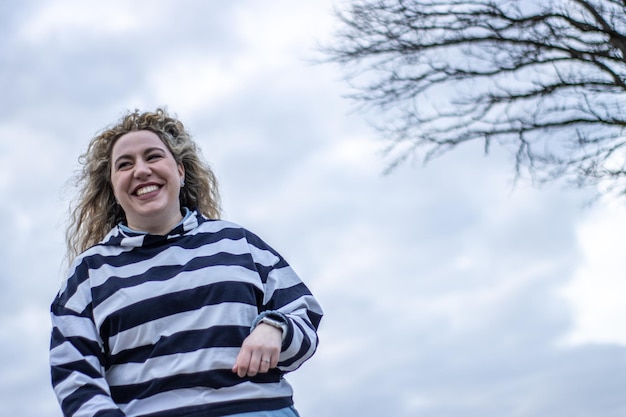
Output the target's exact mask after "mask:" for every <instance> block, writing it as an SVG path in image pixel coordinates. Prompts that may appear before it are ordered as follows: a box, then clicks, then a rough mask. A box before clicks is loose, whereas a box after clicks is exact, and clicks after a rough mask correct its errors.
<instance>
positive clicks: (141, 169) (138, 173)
mask: <svg viewBox="0 0 626 417" xmlns="http://www.w3.org/2000/svg"><path fill="white" fill-rule="evenodd" d="M151 173H152V170H151V169H150V165H148V163H146V161H142V160H139V161H137V162H136V163H135V171H134V173H133V174H134V176H135V177H136V178H143V177H145V176H147V175H150V174H151Z"/></svg>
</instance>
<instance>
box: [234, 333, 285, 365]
mask: <svg viewBox="0 0 626 417" xmlns="http://www.w3.org/2000/svg"><path fill="white" fill-rule="evenodd" d="M282 340H283V338H282V331H281V330H280V329H277V328H276V327H273V326H270V325H269V324H265V323H259V325H258V326H257V327H256V328H255V329H254V330H253V331H252V333H250V335H249V336H248V337H246V339H245V340H244V341H243V344H242V345H241V350H240V351H239V355H237V360H236V361H235V365H234V366H233V369H232V370H233V372H235V373H236V374H237V375H239V376H240V377H244V376H246V375H247V376H255V375H256V374H258V373H261V374H264V373H266V372H267V371H269V370H270V369H272V368H275V367H276V366H277V365H278V357H279V355H280V349H281V346H282Z"/></svg>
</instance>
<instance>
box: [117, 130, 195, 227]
mask: <svg viewBox="0 0 626 417" xmlns="http://www.w3.org/2000/svg"><path fill="white" fill-rule="evenodd" d="M184 175H185V172H184V169H183V166H182V165H180V164H177V163H176V161H175V160H174V157H173V156H172V154H171V152H170V151H169V149H168V147H167V146H166V145H165V144H164V143H163V141H161V139H160V138H159V137H158V136H157V134H156V133H154V132H151V131H148V130H139V131H133V132H129V133H126V134H125V135H123V136H121V137H120V138H119V139H117V141H116V142H115V144H114V145H113V149H112V150H111V184H112V187H113V193H114V194H115V198H116V199H117V201H118V203H119V204H120V206H122V209H123V210H124V213H125V214H126V221H127V222H128V227H130V228H131V229H135V230H142V231H145V232H149V233H152V234H166V233H167V232H169V231H170V230H171V229H172V228H173V227H174V226H175V225H176V224H178V222H180V220H181V219H182V215H181V212H180V202H179V199H178V195H179V193H180V187H181V186H180V181H181V179H182V178H184Z"/></svg>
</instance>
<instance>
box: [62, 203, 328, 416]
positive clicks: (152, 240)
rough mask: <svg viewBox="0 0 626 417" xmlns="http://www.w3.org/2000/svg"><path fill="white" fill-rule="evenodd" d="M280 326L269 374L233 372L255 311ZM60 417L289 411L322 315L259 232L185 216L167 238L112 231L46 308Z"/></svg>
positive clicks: (76, 265) (85, 256) (83, 258)
mask: <svg viewBox="0 0 626 417" xmlns="http://www.w3.org/2000/svg"><path fill="white" fill-rule="evenodd" d="M267 310H272V311H278V312H280V313H282V314H284V316H285V317H286V318H287V319H288V323H287V324H288V326H287V334H286V335H285V338H284V341H283V348H282V352H281V355H280V360H279V365H278V369H275V370H272V371H270V372H269V373H267V374H260V375H258V376H256V377H254V378H239V377H238V376H237V375H236V374H233V373H232V372H231V367H232V366H233V364H234V362H235V358H236V356H237V354H238V352H239V348H240V346H241V344H242V342H243V340H244V338H245V337H246V336H247V335H248V334H249V332H250V325H251V323H252V322H253V321H254V319H255V318H256V317H257V316H258V315H259V314H260V313H262V312H263V311H267ZM51 315H52V323H53V331H52V338H51V348H50V361H51V367H52V382H53V386H54V389H55V392H56V394H57V396H58V398H59V401H60V403H61V406H62V409H63V412H64V415H65V416H75V417H82V416H85V417H87V416H89V417H93V416H97V417H105V416H106V417H118V416H152V417H157V416H159V417H168V416H190V417H191V416H196V415H198V416H199V415H215V416H219V415H227V414H231V413H235V412H248V411H257V410H263V409H275V408H281V407H285V406H289V405H291V404H292V399H291V397H292V391H291V387H290V386H289V384H288V383H287V382H286V381H285V380H284V378H283V374H284V373H285V372H289V371H293V370H295V369H297V368H298V367H299V366H300V365H301V364H302V363H303V362H304V361H306V360H307V359H309V358H310V357H311V356H312V355H313V353H314V352H315V349H316V348H317V333H316V330H317V327H318V325H319V322H320V319H321V317H322V310H321V308H320V306H319V304H318V303H317V301H316V300H315V299H314V298H313V296H312V295H311V293H310V291H309V290H308V288H307V287H306V286H305V285H304V284H303V283H302V281H301V280H300V278H299V277H298V276H297V275H296V274H295V272H294V271H293V270H292V268H291V267H290V266H289V265H288V264H287V262H286V261H285V260H284V259H283V258H282V257H281V256H280V255H279V254H278V253H276V252H275V251H274V250H273V249H272V248H271V247H269V246H268V245H267V244H265V243H264V242H263V241H262V240H261V239H260V238H258V237H257V236H256V235H254V234H252V233H250V232H249V231H247V230H246V229H244V228H241V227H240V226H237V225H235V224H232V223H229V222H226V221H222V220H208V219H206V218H204V217H203V216H201V215H199V214H198V213H193V214H192V215H191V216H189V217H187V218H186V219H185V221H184V222H183V223H182V224H181V225H179V226H178V227H177V228H176V229H174V230H173V231H172V232H171V233H170V234H169V235H168V236H152V235H143V234H139V233H137V234H135V233H128V232H123V231H122V230H121V229H120V228H119V227H117V228H115V229H113V230H112V231H111V232H110V233H109V234H108V235H107V237H106V238H105V239H104V240H103V241H102V243H100V244H98V245H96V246H94V247H92V248H90V249H89V250H87V251H86V252H84V253H83V254H81V255H80V256H79V257H78V258H77V259H76V261H75V262H74V264H73V267H72V270H71V273H70V277H69V278H68V279H67V281H66V282H65V284H64V287H63V288H62V289H61V291H60V292H59V294H58V296H57V297H56V299H55V300H54V302H53V303H52V307H51Z"/></svg>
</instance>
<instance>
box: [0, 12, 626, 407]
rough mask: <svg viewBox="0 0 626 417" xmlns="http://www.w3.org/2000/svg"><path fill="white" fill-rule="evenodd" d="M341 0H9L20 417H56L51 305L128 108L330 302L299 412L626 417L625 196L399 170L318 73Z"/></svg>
mask: <svg viewBox="0 0 626 417" xmlns="http://www.w3.org/2000/svg"><path fill="white" fill-rule="evenodd" d="M333 4H337V3H333V2H332V1H330V0H299V1H290V0H272V1H263V2H261V1H253V0H240V1H228V2H226V1H220V2H218V1H201V0H178V1H160V0H153V1H148V0H137V1H132V2H131V1H121V0H117V1H107V2H88V1H79V0H75V1H65V0H58V1H54V2H48V1H37V0H26V1H19V2H18V1H6V2H2V4H1V5H0V60H1V61H0V91H1V92H2V99H1V100H0V108H1V111H0V225H1V228H2V230H3V232H4V233H3V235H4V236H5V238H4V239H3V241H2V243H0V266H1V267H2V268H0V280H1V283H2V291H1V292H0V329H1V330H2V331H1V332H0V375H1V376H2V377H1V378H0V415H3V416H20V417H42V416H46V417H60V415H61V414H60V411H59V408H58V405H57V403H56V399H55V398H54V396H53V394H52V390H51V388H50V384H49V373H48V372H49V371H48V357H47V347H48V332H49V329H50V327H49V318H48V306H49V303H50V301H51V300H52V298H53V297H54V295H55V293H56V291H57V289H58V288H59V286H60V282H61V280H62V279H63V275H64V272H63V266H62V259H63V255H64V247H63V230H64V216H65V215H66V210H67V205H68V200H69V199H70V198H71V196H72V188H71V186H70V185H71V184H70V183H69V182H68V180H69V179H70V177H71V176H72V174H73V172H75V170H76V169H77V168H78V162H77V159H78V156H79V155H80V153H82V152H83V151H84V150H85V148H86V145H87V143H88V141H89V139H90V138H91V137H92V136H93V135H94V134H95V133H96V132H97V131H99V130H100V129H102V128H103V127H105V126H106V125H108V124H110V123H112V122H114V121H116V120H117V119H118V118H119V117H120V116H121V114H122V113H123V112H125V111H126V110H128V109H135V108H140V109H142V110H153V109H154V108H155V107H157V106H167V108H168V109H169V110H170V111H171V112H173V113H175V114H177V115H178V116H179V117H180V119H181V120H182V121H183V122H185V124H186V125H187V127H188V128H189V130H190V131H191V132H192V133H193V135H194V137H195V138H196V139H197V141H198V143H199V144H200V146H201V147H202V149H203V152H204V156H205V158H206V159H207V160H208V161H209V162H210V163H211V165H212V166H213V168H214V170H215V171H216V173H217V175H218V178H219V180H220V184H221V191H222V195H223V205H224V217H225V218H226V219H228V220H231V221H234V222H237V223H239V224H242V225H244V226H245V227H247V228H249V229H250V230H252V231H254V232H256V233H258V234H259V235H261V236H262V237H263V238H264V240H266V241H267V242H268V243H270V244H271V245H272V246H274V247H275V248H276V249H277V250H278V251H279V252H281V253H282V254H283V255H284V256H285V257H286V258H287V259H288V261H290V263H291V264H292V265H293V266H294V268H295V269H296V270H297V271H298V272H299V274H300V275H301V276H302V278H303V279H304V280H305V281H306V282H307V284H308V285H309V287H310V288H311V289H312V291H313V292H314V293H315V295H316V296H317V298H318V299H319V300H320V302H321V303H322V304H323V307H324V309H325V312H326V316H325V318H324V320H323V322H322V326H321V329H320V337H321V345H320V349H319V351H318V353H317V355H316V356H315V357H314V358H313V359H312V360H311V361H310V362H308V363H307V364H305V365H304V366H303V367H302V368H301V369H300V370H298V371H297V372H295V373H293V374H292V375H290V376H289V379H290V381H291V382H292V383H293V385H294V386H295V390H296V396H295V400H296V404H297V407H298V408H299V410H300V412H301V414H302V416H303V417H306V416H317V417H334V416H352V415H358V416H363V417H378V416H394V417H408V416H424V417H502V416H514V417H544V416H545V417H548V416H549V417H576V416H581V417H589V416H593V417H617V416H622V417H623V416H624V415H626V397H625V394H624V392H625V388H626V326H624V318H626V307H625V305H626V303H625V302H624V294H625V292H626V280H625V279H624V273H623V271H624V269H626V261H624V260H623V258H624V256H621V255H622V253H623V248H624V247H625V244H626V237H624V230H626V210H625V209H624V201H612V200H610V199H604V200H601V201H599V202H597V203H596V204H595V205H593V206H591V207H589V206H588V204H587V203H588V202H589V199H590V196H591V195H592V194H593V191H594V190H573V189H567V188H564V187H563V186H561V185H560V184H555V185H551V186H546V187H543V188H541V189H537V188H533V187H531V186H530V185H529V184H527V183H523V182H522V183H519V184H517V186H515V187H514V186H513V184H512V177H513V172H512V168H511V165H510V157H509V156H508V155H506V154H504V153H502V152H499V151H498V150H497V149H494V152H493V154H492V155H490V156H489V157H485V156H484V155H483V154H482V148H481V147H480V146H467V147H465V148H462V149H458V150H457V151H455V152H453V153H450V154H449V155H446V156H445V157H443V158H440V159H438V160H435V161H433V162H432V163H429V164H428V165H427V166H421V165H415V166H403V167H401V168H400V169H398V170H396V171H395V172H394V173H392V174H391V175H387V176H384V175H382V171H383V170H384V168H385V162H384V160H383V159H381V156H380V150H381V149H382V144H381V142H380V141H379V140H378V139H377V138H376V135H375V132H374V131H373V130H372V129H371V128H370V127H369V125H368V123H367V120H366V119H365V117H364V116H363V115H361V114H359V113H358V112H355V111H354V107H353V105H352V103H350V102H348V101H347V100H346V99H344V98H342V97H343V95H345V93H346V92H347V89H346V85H345V84H344V83H343V82H342V73H341V69H340V68H338V67H335V66H333V65H313V64H311V60H312V59H313V58H314V57H315V56H316V52H315V45H316V43H317V42H327V41H329V40H330V37H331V33H332V30H333V25H334V24H335V23H334V21H333V18H332V14H331V9H332V6H333Z"/></svg>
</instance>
